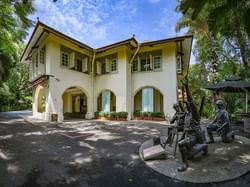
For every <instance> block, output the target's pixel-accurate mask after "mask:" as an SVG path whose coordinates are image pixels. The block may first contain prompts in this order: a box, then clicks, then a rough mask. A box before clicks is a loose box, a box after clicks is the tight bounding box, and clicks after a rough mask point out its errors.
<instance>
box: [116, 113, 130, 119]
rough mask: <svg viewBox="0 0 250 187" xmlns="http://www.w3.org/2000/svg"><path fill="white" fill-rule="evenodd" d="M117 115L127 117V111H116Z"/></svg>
mask: <svg viewBox="0 0 250 187" xmlns="http://www.w3.org/2000/svg"><path fill="white" fill-rule="evenodd" d="M117 116H118V117H119V118H127V117H128V113H127V112H118V113H117Z"/></svg>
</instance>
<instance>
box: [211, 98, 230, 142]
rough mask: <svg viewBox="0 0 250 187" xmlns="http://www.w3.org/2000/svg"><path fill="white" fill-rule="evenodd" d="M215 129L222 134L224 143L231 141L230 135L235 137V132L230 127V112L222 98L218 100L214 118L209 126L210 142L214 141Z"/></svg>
mask: <svg viewBox="0 0 250 187" xmlns="http://www.w3.org/2000/svg"><path fill="white" fill-rule="evenodd" d="M214 131H216V132H217V133H219V135H221V138H222V142H223V143H228V142H230V137H231V138H232V139H234V132H233V131H232V129H231V127H230V123H229V117H228V113H227V111H226V110H225V109H224V102H223V101H222V100H217V101H216V111H215V117H214V120H213V121H212V122H211V123H210V124H209V125H208V126H207V133H208V137H209V141H207V143H208V144H210V143H214V137H213V132H214Z"/></svg>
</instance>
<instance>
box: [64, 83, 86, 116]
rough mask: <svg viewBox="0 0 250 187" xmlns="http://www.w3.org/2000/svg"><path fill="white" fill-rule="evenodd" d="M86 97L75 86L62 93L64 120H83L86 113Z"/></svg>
mask: <svg viewBox="0 0 250 187" xmlns="http://www.w3.org/2000/svg"><path fill="white" fill-rule="evenodd" d="M87 99H88V98H87V95H86V93H85V92H84V91H83V90H82V89H81V88H80V87H77V86H72V87H69V88H68V89H66V90H65V91H64V92H63V95H62V100H63V116H64V119H72V118H81V119H84V118H85V115H86V113H87V112H88V111H87Z"/></svg>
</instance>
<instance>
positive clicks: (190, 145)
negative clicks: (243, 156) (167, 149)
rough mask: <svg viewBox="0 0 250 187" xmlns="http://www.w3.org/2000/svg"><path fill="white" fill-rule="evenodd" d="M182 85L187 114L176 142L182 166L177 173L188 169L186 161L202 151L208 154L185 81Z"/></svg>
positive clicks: (196, 111) (198, 116) (197, 116)
mask: <svg viewBox="0 0 250 187" xmlns="http://www.w3.org/2000/svg"><path fill="white" fill-rule="evenodd" d="M183 85H184V87H185V90H186V94H187V102H186V109H187V112H186V113H185V119H184V132H183V135H182V138H181V140H180V141H179V142H178V147H179V151H180V154H181V159H182V164H181V166H180V167H178V171H179V172H182V171H185V170H186V169H187V168H188V159H191V158H192V157H193V156H195V155H196V154H197V153H199V152H201V151H203V154H205V155H206V154H207V152H208V147H207V144H205V143H204V139H205V137H204V133H203V132H202V130H201V127H200V114H199V112H198V110H197V108H196V106H195V104H194V101H193V98H192V96H191V93H190V90H189V87H188V83H187V79H186V80H185V81H183Z"/></svg>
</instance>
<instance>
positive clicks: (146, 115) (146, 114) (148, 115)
mask: <svg viewBox="0 0 250 187" xmlns="http://www.w3.org/2000/svg"><path fill="white" fill-rule="evenodd" d="M151 114H152V112H143V113H142V116H145V117H150V116H151Z"/></svg>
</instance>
